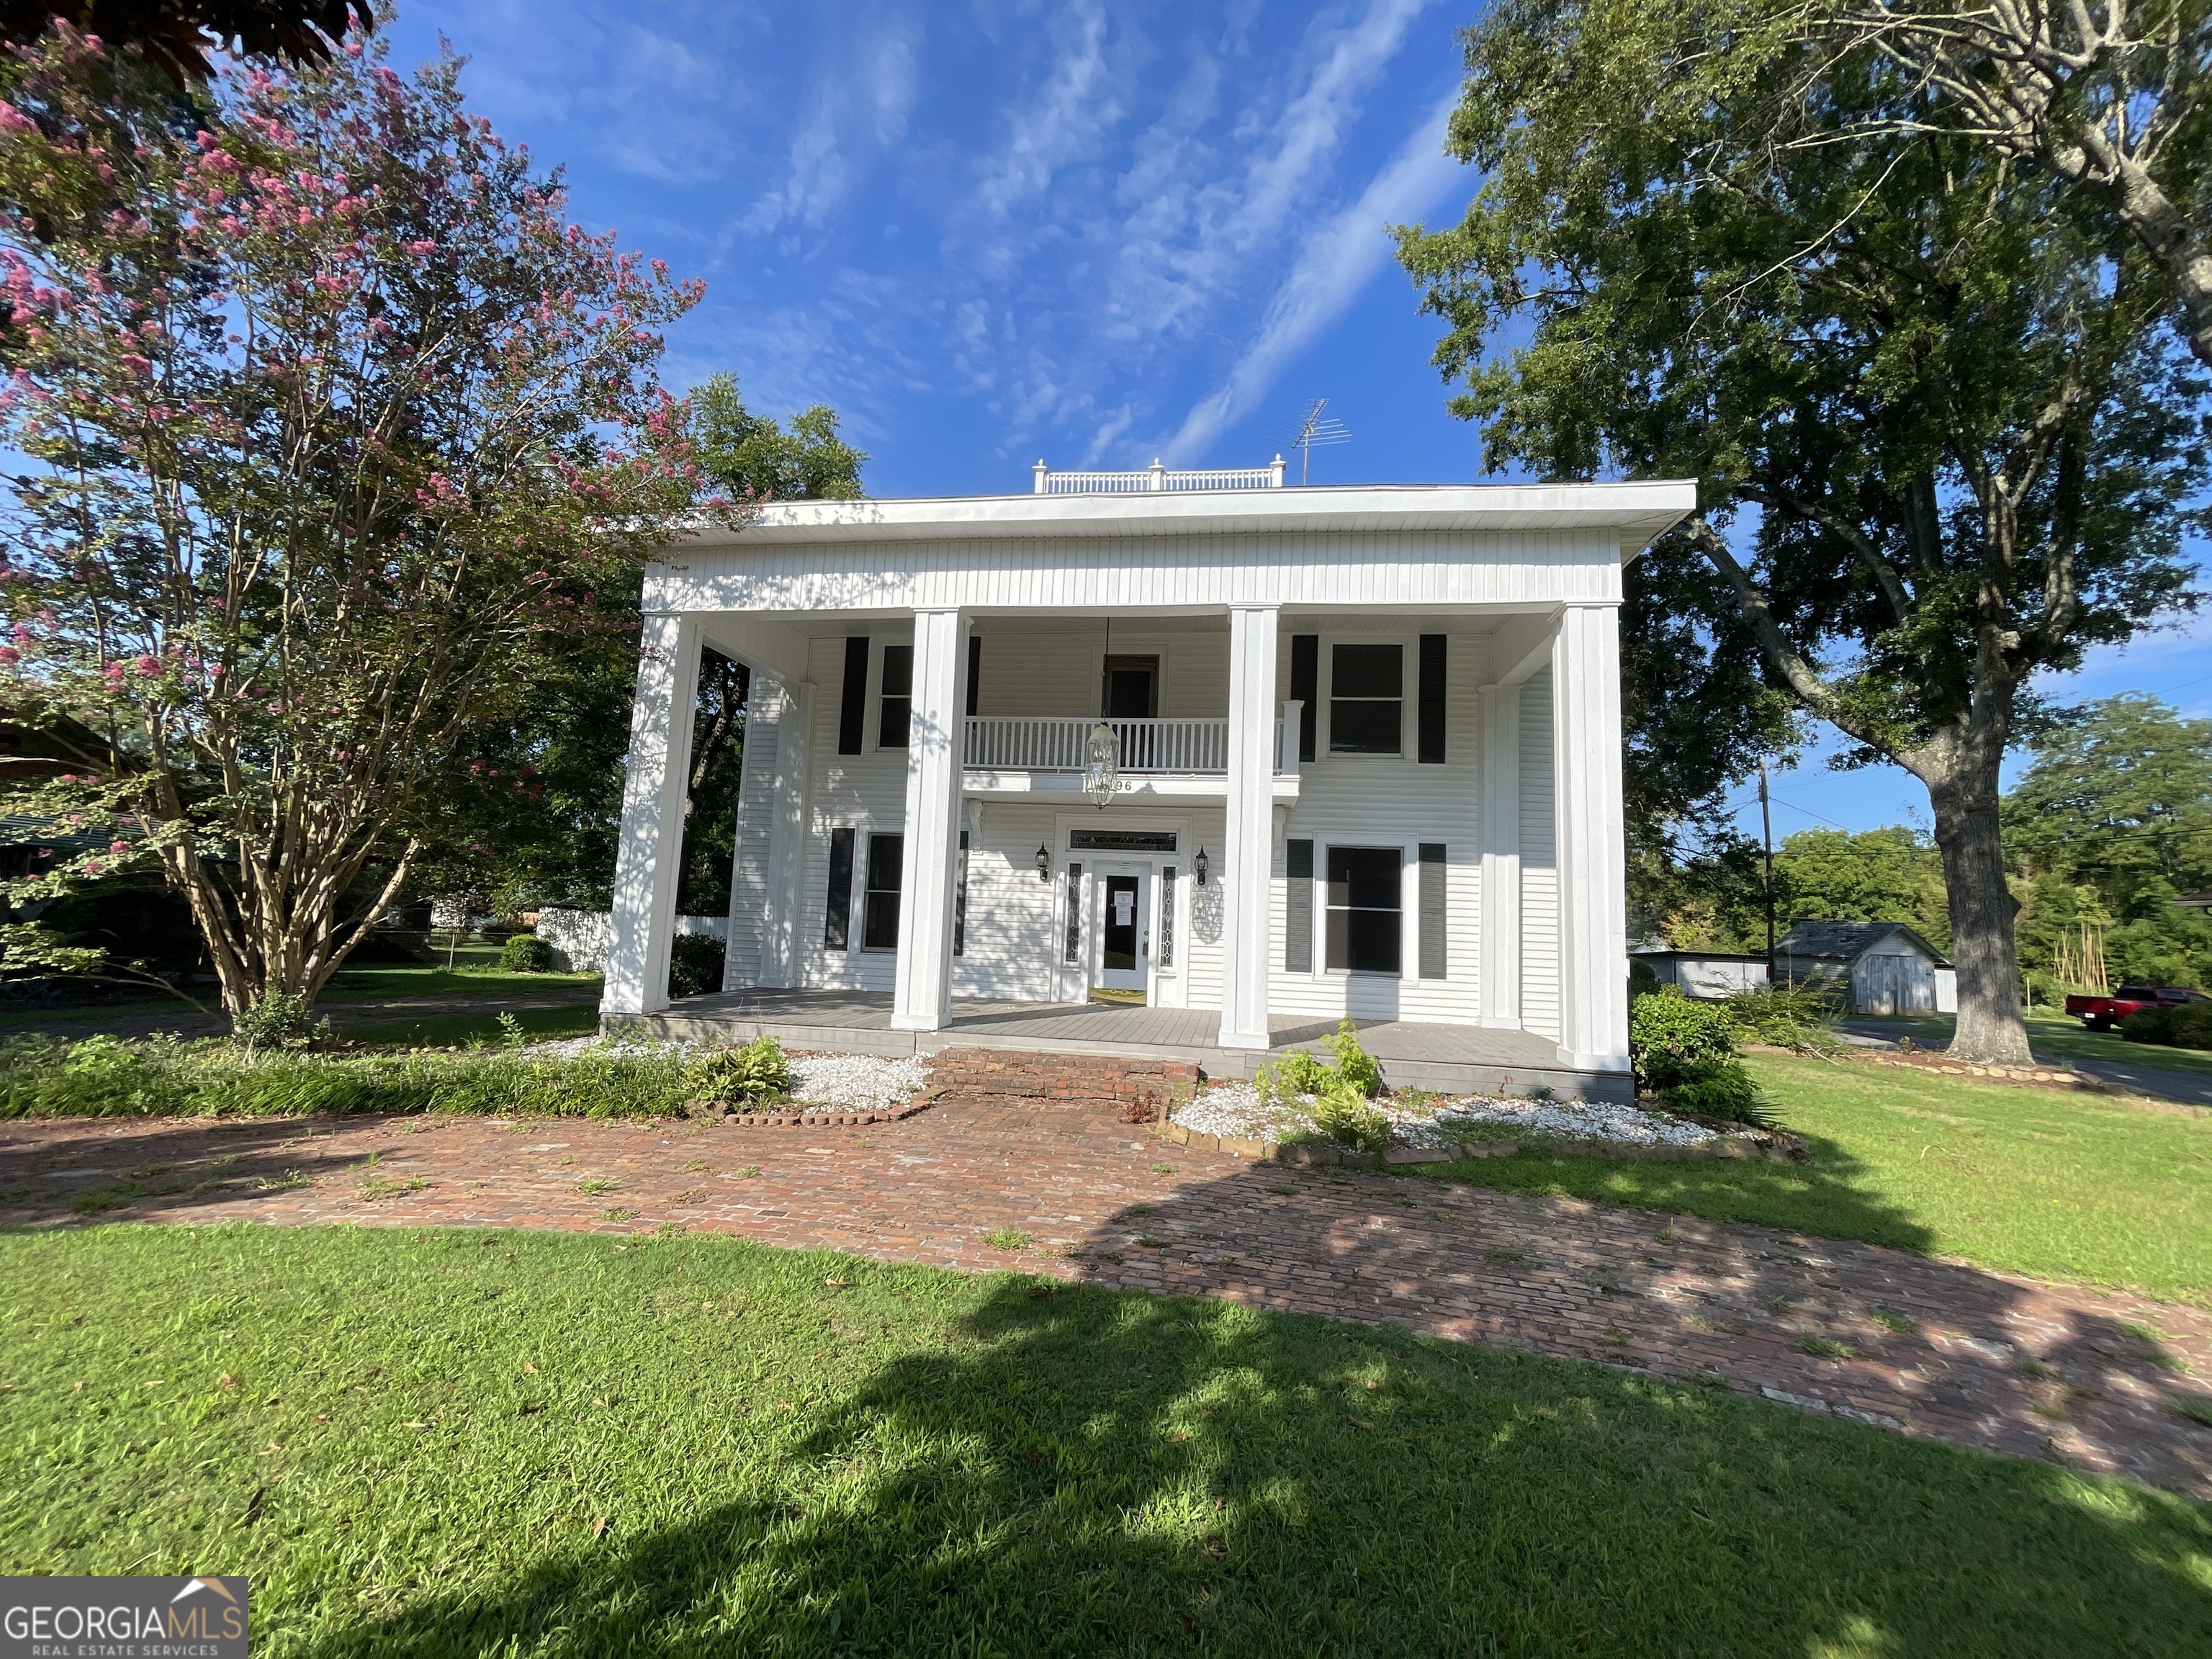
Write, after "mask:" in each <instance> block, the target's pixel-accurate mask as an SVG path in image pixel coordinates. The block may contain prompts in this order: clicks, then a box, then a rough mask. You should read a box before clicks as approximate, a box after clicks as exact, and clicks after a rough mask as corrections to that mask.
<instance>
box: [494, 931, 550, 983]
mask: <svg viewBox="0 0 2212 1659" xmlns="http://www.w3.org/2000/svg"><path fill="white" fill-rule="evenodd" d="M499 969H500V972H501V973H503V974H550V973H551V972H552V971H553V947H552V946H551V945H548V944H547V943H546V942H545V941H544V939H540V938H538V935H537V934H535V933H517V934H516V935H515V936H514V937H513V939H509V940H507V944H506V945H505V946H504V947H503V948H502V949H501V951H500V953H499Z"/></svg>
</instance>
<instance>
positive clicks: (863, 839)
mask: <svg viewBox="0 0 2212 1659" xmlns="http://www.w3.org/2000/svg"><path fill="white" fill-rule="evenodd" d="M856 631H857V630H856ZM913 638H914V630H913V629H911V628H907V627H900V626H896V625H895V624H889V623H878V624H876V625H875V626H874V627H872V629H870V632H869V640H868V706H867V710H866V714H867V718H866V720H863V721H862V722H861V732H860V744H861V752H860V754H857V755H841V754H839V753H838V752H837V725H838V714H839V708H840V705H841V702H842V688H843V684H844V679H845V641H844V640H843V639H842V638H829V639H817V640H815V641H811V645H810V647H809V656H810V662H809V667H810V669H811V677H812V678H813V681H814V684H815V685H816V686H817V688H818V689H817V690H816V692H815V696H814V731H813V736H812V743H811V754H812V755H813V757H815V758H814V760H813V763H812V767H811V769H812V771H813V774H814V793H813V800H812V804H811V811H810V812H809V813H808V815H807V816H808V821H809V838H808V845H807V857H806V877H805V884H804V886H803V888H802V890H801V892H800V895H799V902H800V909H799V963H800V970H799V983H800V984H802V985H818V986H836V987H842V988H844V989H848V990H866V991H888V990H890V988H891V985H892V979H893V975H894V973H895V971H896V962H895V960H894V958H893V956H892V953H891V952H890V951H864V950H862V949H861V948H860V930H861V926H862V911H863V909H864V908H865V905H864V901H863V895H862V888H863V886H864V884H865V883H866V877H867V868H868V836H869V835H870V834H871V833H873V832H878V831H880V832H882V833H884V834H886V835H898V834H901V833H902V832H903V829H904V825H905V823H906V750H904V749H903V748H898V749H878V747H877V746H876V730H877V720H876V717H877V714H878V710H879V708H880V707H881V704H880V702H878V696H879V694H878V690H877V687H878V683H879V681H880V680H881V678H882V673H883V656H884V646H885V645H886V644H890V645H905V644H908V643H909V642H910V641H912V640H913ZM848 825H849V826H850V827H851V828H852V829H854V830H855V831H856V832H857V833H856V835H855V836H854V846H853V908H852V920H851V926H850V928H849V930H848V943H847V946H846V948H845V949H844V950H842V951H831V950H828V949H825V948H824V947H823V943H822V928H823V921H825V919H826V917H827V914H828V909H829V832H830V831H831V830H832V829H837V828H840V827H842V826H848Z"/></svg>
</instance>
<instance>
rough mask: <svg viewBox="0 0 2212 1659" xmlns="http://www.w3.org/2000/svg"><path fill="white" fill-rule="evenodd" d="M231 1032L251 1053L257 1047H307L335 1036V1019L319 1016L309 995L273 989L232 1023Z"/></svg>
mask: <svg viewBox="0 0 2212 1659" xmlns="http://www.w3.org/2000/svg"><path fill="white" fill-rule="evenodd" d="M230 1030H231V1035H232V1036H234V1037H235V1038H237V1039H238V1041H239V1042H242V1043H244V1044H245V1045H246V1048H247V1050H248V1051H249V1052H251V1051H252V1050H253V1049H256V1048H312V1047H313V1045H314V1044H316V1043H318V1042H329V1041H330V1039H331V1022H330V1021H329V1020H328V1019H327V1018H324V1019H317V1018H315V1017H314V1014H313V1011H312V1010H311V1009H310V1007H309V1006H308V1003H307V998H305V997H295V996H287V995H286V994H284V993H283V992H282V991H271V992H270V993H269V994H267V995H266V996H264V997H263V998H262V999H261V1000H260V1001H259V1002H258V1003H257V1004H255V1005H254V1006H252V1007H251V1008H248V1009H247V1010H246V1012H244V1013H242V1014H234V1015H233V1016H232V1017H231V1022H230Z"/></svg>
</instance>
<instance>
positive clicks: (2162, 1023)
mask: <svg viewBox="0 0 2212 1659" xmlns="http://www.w3.org/2000/svg"><path fill="white" fill-rule="evenodd" d="M2120 1035H2121V1036H2124V1037H2125V1038H2126V1039H2127V1040H2128V1041H2129V1042H2152V1043H2157V1044H2160V1045H2161V1046H2163V1047H2165V1048H2212V1002H2183V1003H2178V1004H2176V1005H2174V1006H2172V1007H2168V1008H2140V1009H2137V1010H2136V1012H2134V1013H2132V1014H2130V1015H2129V1016H2128V1017H2127V1018H2125V1019H2124V1020H2122V1021H2121V1022H2120Z"/></svg>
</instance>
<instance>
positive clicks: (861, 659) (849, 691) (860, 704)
mask: <svg viewBox="0 0 2212 1659" xmlns="http://www.w3.org/2000/svg"><path fill="white" fill-rule="evenodd" d="M867 730H868V636H867V635H866V634H855V635H853V636H852V637H851V638H849V639H848V640H847V641H845V691H844V701H843V702H842V703H840V704H839V705H838V706H837V752H838V753H839V754H841V755H857V754H859V753H860V739H861V738H863V737H865V736H866V733H867ZM842 833H843V834H845V835H847V836H850V835H851V834H852V831H851V830H849V829H848V830H845V831H843V832H842ZM851 852H852V848H851V845H850V844H849V842H848V845H847V847H846V853H847V854H848V856H847V858H846V860H845V872H846V874H847V876H848V878H849V877H850V876H851V874H852V869H853V860H852V859H851V856H850V854H851ZM838 948H840V949H841V950H842V948H843V947H842V945H841V946H839V947H838Z"/></svg>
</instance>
